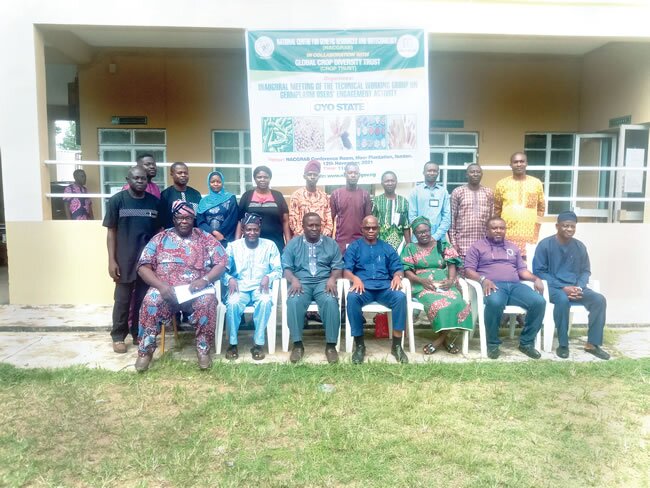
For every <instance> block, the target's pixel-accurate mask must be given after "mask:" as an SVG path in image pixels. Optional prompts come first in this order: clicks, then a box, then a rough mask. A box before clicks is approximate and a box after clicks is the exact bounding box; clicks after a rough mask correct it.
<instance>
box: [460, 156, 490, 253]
mask: <svg viewBox="0 0 650 488" xmlns="http://www.w3.org/2000/svg"><path fill="white" fill-rule="evenodd" d="M482 178H483V170H482V169H481V167H480V166H479V165H478V164H476V163H473V164H470V165H469V166H467V184H466V185H463V186H459V187H457V188H455V189H454V191H452V192H451V230H450V231H449V240H450V241H451V245H452V246H454V248H455V249H456V251H457V252H458V254H459V255H460V257H461V258H462V259H463V260H464V259H465V254H467V250H468V249H469V247H470V246H471V245H472V244H474V242H476V241H478V240H479V239H483V238H484V237H485V224H486V222H487V220H488V219H489V218H490V217H492V213H493V212H494V192H493V191H492V190H491V189H490V188H487V187H485V186H481V179H482Z"/></svg>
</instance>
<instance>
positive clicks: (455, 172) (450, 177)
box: [447, 169, 467, 193]
mask: <svg viewBox="0 0 650 488" xmlns="http://www.w3.org/2000/svg"><path fill="white" fill-rule="evenodd" d="M466 180H467V177H466V172H465V170H460V169H450V170H449V171H447V191H448V192H450V193H451V189H450V188H449V185H454V186H459V185H464V184H465V182H466Z"/></svg>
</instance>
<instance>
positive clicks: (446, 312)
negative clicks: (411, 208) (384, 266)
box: [401, 217, 472, 354]
mask: <svg viewBox="0 0 650 488" xmlns="http://www.w3.org/2000/svg"><path fill="white" fill-rule="evenodd" d="M411 229H412V230H413V234H414V235H415V238H416V239H417V242H415V243H410V244H407V245H406V246H405V247H404V249H403V250H402V255H401V258H402V263H403V264H404V276H406V277H407V278H408V279H409V281H410V282H411V284H412V285H413V298H416V299H417V300H418V301H419V302H420V303H422V305H424V311H425V312H426V314H427V316H428V317H429V320H431V325H432V327H433V330H434V332H437V333H438V336H437V337H436V339H435V340H434V341H433V342H432V343H429V344H427V345H426V346H424V353H425V354H433V353H434V352H435V351H436V350H437V349H439V348H440V347H442V346H443V345H444V346H445V347H446V349H447V351H448V352H450V353H451V354H457V353H458V351H459V349H458V347H457V346H456V345H455V344H454V341H453V340H451V341H450V340H448V334H449V331H450V330H454V329H464V330H471V329H472V320H471V317H470V306H469V304H466V303H465V301H464V300H463V297H462V296H461V294H460V292H459V291H458V289H457V287H456V267H457V266H461V265H462V261H461V259H460V257H459V256H458V253H457V252H456V250H455V249H454V248H453V247H452V246H451V244H449V243H448V242H447V241H435V240H434V239H433V238H432V237H431V223H430V222H429V219H427V218H426V217H417V218H415V219H414V220H413V222H412V223H411Z"/></svg>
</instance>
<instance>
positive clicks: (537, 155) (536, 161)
mask: <svg viewBox="0 0 650 488" xmlns="http://www.w3.org/2000/svg"><path fill="white" fill-rule="evenodd" d="M526 158H527V159H528V164H530V165H531V166H546V151H528V150H526Z"/></svg>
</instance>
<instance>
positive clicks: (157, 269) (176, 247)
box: [135, 200, 226, 371]
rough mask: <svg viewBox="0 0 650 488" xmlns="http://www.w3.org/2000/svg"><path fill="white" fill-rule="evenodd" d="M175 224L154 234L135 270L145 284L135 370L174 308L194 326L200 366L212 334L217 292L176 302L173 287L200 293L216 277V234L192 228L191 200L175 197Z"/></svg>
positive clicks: (221, 254) (147, 358)
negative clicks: (145, 290)
mask: <svg viewBox="0 0 650 488" xmlns="http://www.w3.org/2000/svg"><path fill="white" fill-rule="evenodd" d="M171 212H172V220H173V223H174V227H172V228H170V229H167V230H164V231H163V232H160V233H158V234H156V235H155V236H154V237H153V238H152V239H151V240H150V241H149V243H148V244H147V245H146V246H145V248H144V250H143V251H142V255H141V256H140V261H139V262H138V274H139V275H140V277H141V278H142V279H143V280H144V282H145V283H146V284H147V285H149V287H150V288H149V290H148V291H147V294H146V295H145V297H144V300H143V301H142V307H141V308H140V336H141V339H140V344H139V346H138V359H137V360H136V363H135V369H136V370H137V371H145V370H147V369H148V368H149V364H150V363H151V359H152V357H153V353H154V351H155V350H156V336H157V335H158V333H159V332H160V328H161V326H163V325H164V324H165V323H168V322H169V321H170V320H171V318H172V316H173V314H174V313H176V312H177V311H179V310H183V313H185V314H187V315H189V320H188V321H189V323H190V325H193V326H194V327H195V328H196V354H197V357H198V361H199V368H201V369H208V368H209V367H210V366H211V364H212V360H211V359H210V354H209V353H210V344H211V343H212V341H213V339H214V328H215V315H216V305H217V297H216V294H215V292H214V288H210V289H211V292H210V293H206V294H203V295H200V296H198V297H196V298H194V299H192V300H188V301H185V302H183V303H178V300H177V297H176V293H175V290H174V287H177V286H181V285H189V291H190V292H199V291H201V290H204V289H205V288H206V287H209V286H210V285H211V284H212V283H214V282H215V281H216V280H218V279H219V277H220V276H221V274H222V273H223V271H224V269H225V265H226V252H225V250H224V248H223V247H222V246H221V244H220V243H219V241H217V239H216V238H215V237H214V236H212V235H210V234H208V233H207V232H204V231H202V230H201V229H198V228H196V227H194V219H195V217H196V213H195V211H194V207H193V206H192V204H191V203H190V202H186V201H182V200H176V201H175V202H174V203H173V204H172V207H171Z"/></svg>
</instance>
